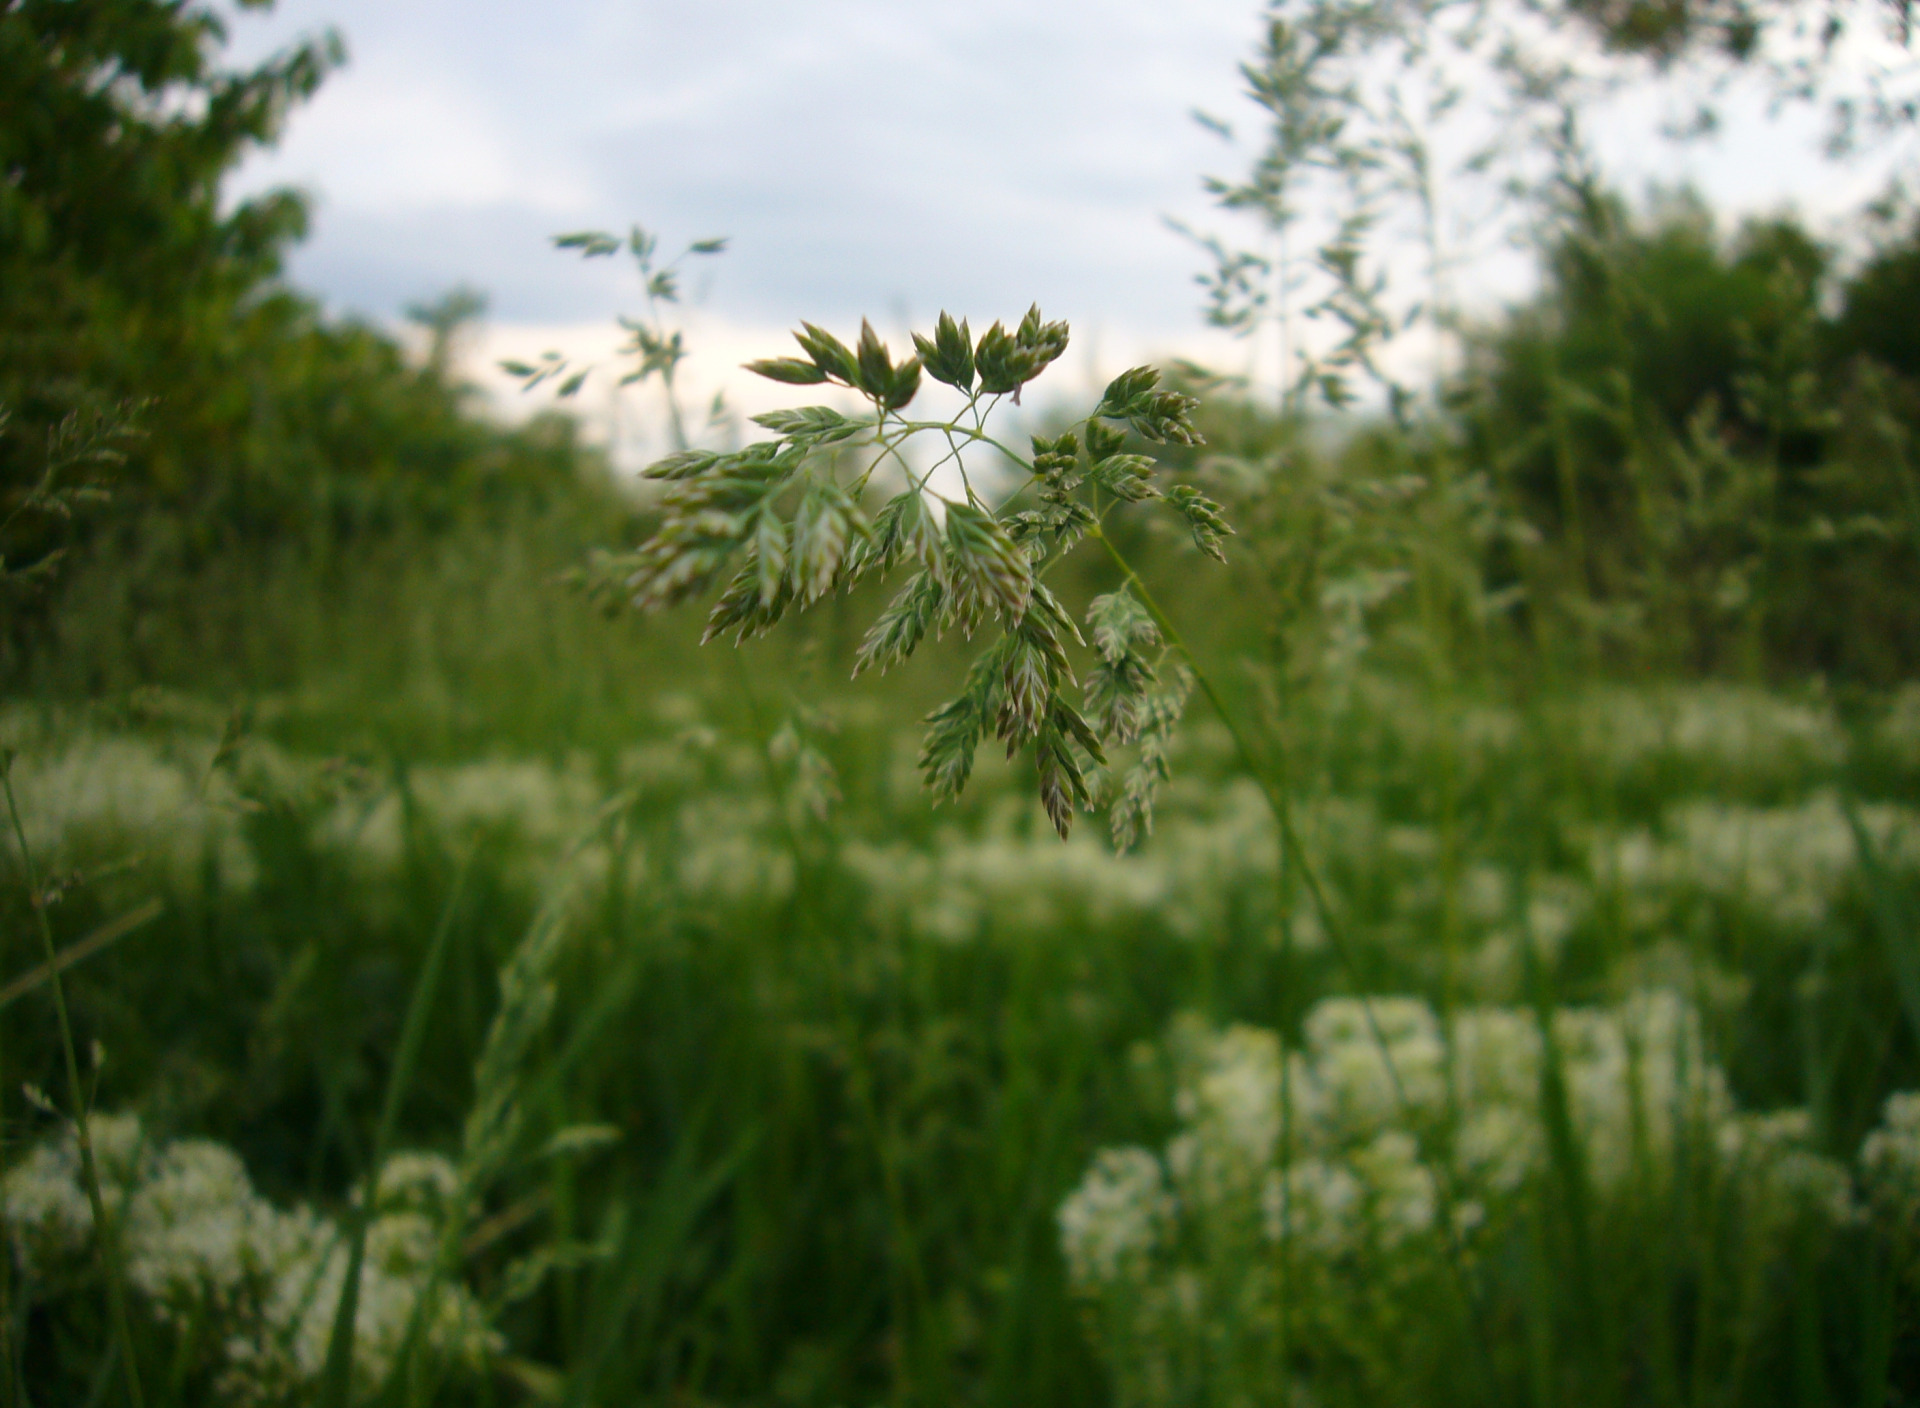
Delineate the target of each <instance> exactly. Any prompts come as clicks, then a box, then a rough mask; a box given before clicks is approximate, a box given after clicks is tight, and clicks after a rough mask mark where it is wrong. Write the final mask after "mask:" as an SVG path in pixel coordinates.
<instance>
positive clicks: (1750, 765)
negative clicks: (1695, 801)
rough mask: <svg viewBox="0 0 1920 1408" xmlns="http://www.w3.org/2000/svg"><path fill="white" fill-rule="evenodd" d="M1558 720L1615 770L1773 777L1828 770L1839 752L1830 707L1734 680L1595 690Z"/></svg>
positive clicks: (1748, 779) (1842, 742)
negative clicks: (1801, 700)
mask: <svg viewBox="0 0 1920 1408" xmlns="http://www.w3.org/2000/svg"><path fill="white" fill-rule="evenodd" d="M1565 725H1566V730H1567V734H1568V736H1570V738H1571V740H1572V742H1573V745H1574V747H1575V748H1576V749H1577V750H1578V751H1579V752H1580V753H1581V754H1582V755H1583V756H1585V757H1587V758H1589V759H1591V760H1592V761H1593V762H1594V763H1596V764H1598V765H1599V766H1601V767H1602V768H1604V769H1606V770H1607V771H1608V772H1610V773H1612V774H1613V775H1615V776H1627V775H1632V774H1635V773H1644V772H1646V771H1648V770H1650V769H1653V768H1656V767H1658V768H1667V769H1674V770H1684V771H1689V772H1695V773H1701V772H1704V773H1712V774H1716V775H1720V776H1725V777H1731V778H1737V779H1739V780H1741V781H1742V782H1745V783H1749V784H1751V783H1753V782H1756V781H1759V780H1763V779H1764V780H1768V781H1772V782H1775V783H1779V782H1789V781H1794V780H1797V779H1802V778H1807V777H1810V776H1817V775H1820V774H1822V773H1825V772H1828V771H1830V770H1831V769H1832V768H1833V767H1834V766H1836V765H1837V764H1839V763H1840V762H1841V761H1842V760H1843V759H1844V758H1845V757H1846V755H1847V735H1846V732H1845V730H1844V729H1843V728H1842V727H1841V725H1840V721H1839V719H1838V718H1836V717H1835V715H1834V713H1833V711H1832V709H1831V708H1829V707H1827V706H1826V705H1824V704H1809V703H1800V702H1796V701H1794V700H1791V699H1785V698H1782V697H1781V696H1779V695H1777V694H1771V693H1768V692H1767V691H1764V690H1759V689H1752V688H1743V687H1740V686H1737V685H1724V684H1696V685H1688V686H1682V687H1670V688H1666V689H1649V688H1645V687H1641V688H1635V689H1605V690H1597V691H1594V692H1593V693H1591V694H1588V695H1585V696H1584V697H1582V698H1581V699H1580V700H1578V702H1577V703H1575V704H1574V705H1573V707H1572V709H1571V715H1570V717H1569V718H1568V719H1566V720H1565Z"/></svg>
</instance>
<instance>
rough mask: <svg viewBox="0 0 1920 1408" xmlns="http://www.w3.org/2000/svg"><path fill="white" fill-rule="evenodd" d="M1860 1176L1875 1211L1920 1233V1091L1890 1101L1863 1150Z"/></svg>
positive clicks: (1912, 1091) (1908, 1091)
mask: <svg viewBox="0 0 1920 1408" xmlns="http://www.w3.org/2000/svg"><path fill="white" fill-rule="evenodd" d="M1860 1174H1861V1180H1862V1182H1864V1183H1865V1184H1866V1187H1867V1191H1868V1194H1869V1196H1870V1197H1871V1199H1872V1201H1873V1204H1874V1206H1875V1207H1876V1208H1878V1209H1879V1210H1881V1211H1883V1212H1885V1213H1888V1214H1890V1215H1891V1216H1892V1217H1894V1218H1895V1219H1896V1220H1897V1221H1899V1222H1902V1223H1904V1224H1906V1225H1907V1226H1908V1227H1910V1228H1912V1229H1913V1230H1914V1231H1915V1232H1920V1090H1907V1091H1901V1092H1900V1093H1898V1094H1895V1095H1891V1096H1889V1097H1887V1103H1886V1106H1885V1108H1884V1109H1883V1110H1882V1111H1881V1116H1880V1127H1879V1128H1878V1129H1876V1130H1874V1131H1873V1133H1871V1134H1869V1135H1868V1136H1867V1137H1866V1141H1865V1142H1864V1143H1862V1144H1861V1146H1860Z"/></svg>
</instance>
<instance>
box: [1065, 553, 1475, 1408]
mask: <svg viewBox="0 0 1920 1408" xmlns="http://www.w3.org/2000/svg"><path fill="white" fill-rule="evenodd" d="M1088 531H1089V534H1090V535H1091V536H1092V537H1094V538H1096V539H1097V540H1098V541H1099V543H1100V545H1101V546H1102V547H1103V548H1105V549H1106V551H1107V555H1108V556H1109V557H1110V558H1111V559H1112V560H1113V563H1114V565H1115V566H1116V567H1118V568H1119V569H1120V571H1121V573H1122V575H1123V576H1125V578H1126V579H1127V583H1128V585H1129V586H1131V587H1132V589H1133V590H1134V592H1135V593H1136V594H1137V595H1138V597H1139V599H1140V603H1141V605H1142V606H1144V607H1146V609H1147V612H1148V614H1149V615H1150V616H1152V617H1153V621H1154V624H1155V625H1156V626H1158V627H1159V629H1160V632H1161V635H1162V636H1163V637H1165V639H1166V641H1167V643H1168V644H1169V645H1170V646H1172V647H1173V648H1174V649H1175V650H1177V651H1178V652H1179V653H1180V655H1181V657H1182V658H1184V659H1185V660H1186V662H1187V665H1188V667H1189V668H1190V669H1191V670H1192V671H1193V676H1194V680H1195V682H1196V683H1198V684H1199V686H1200V691H1201V693H1203V694H1204V695H1206V697H1207V702H1208V703H1209V704H1211V705H1212V706H1213V710H1214V713H1215V714H1217V715H1218V716H1219V718H1220V721H1221V723H1222V724H1223V725H1224V726H1225V727H1226V730H1227V733H1228V735H1229V736H1230V737H1231V738H1232V739H1233V746H1234V751H1235V753H1236V754H1238V756H1239V758H1240V763H1241V766H1242V767H1244V768H1245V769H1246V770H1247V773H1248V774H1249V775H1250V776H1251V777H1252V778H1253V781H1254V784H1255V785H1256V786H1257V787H1258V788H1259V789H1260V795H1261V796H1262V798H1263V799H1264V800H1265V801H1266V804H1267V809H1268V811H1270V812H1271V813H1272V815H1273V819H1274V821H1275V823H1276V824H1277V825H1278V826H1279V828H1280V845H1281V853H1282V855H1283V856H1285V855H1290V856H1292V857H1293V858H1294V864H1295V867H1296V869H1297V871H1298V873H1299V876H1300V879H1301V882H1302V883H1303V884H1304V885H1305V886H1306V887H1307V895H1308V897H1309V898H1310V899H1311V900H1312V902H1313V908H1314V914H1315V916H1316V917H1317V918H1318V919H1319V921H1320V926H1321V929H1322V931H1323V932H1324V933H1325V934H1326V937H1327V944H1328V946H1329V947H1330V948H1331V949H1332V950H1333V953H1334V958H1335V960H1336V961H1337V962H1338V963H1339V964H1340V966H1341V967H1342V968H1344V969H1345V970H1346V971H1347V974H1348V976H1349V977H1350V978H1351V979H1352V980H1353V981H1354V982H1355V983H1356V984H1358V983H1359V981H1360V964H1359V961H1358V958H1357V956H1356V955H1355V953H1354V951H1353V946H1352V944H1351V943H1350V942H1349V940H1348V936H1347V932H1346V928H1345V926H1344V925H1343V924H1342V923H1341V920H1340V917H1339V915H1338V914H1337V913H1336V912H1335V911H1334V908H1333V904H1332V902H1331V900H1330V899H1329V897H1328V895H1327V891H1326V886H1325V885H1324V884H1323V883H1322V882H1321V879H1320V873H1319V871H1318V869H1317V868H1316V867H1315V866H1314V864H1313V862H1312V860H1311V858H1310V857H1308V855H1307V854H1306V851H1305V849H1304V847H1303V846H1302V844H1301V840H1300V832H1299V828H1298V827H1297V826H1296V825H1295V822H1294V816H1293V803H1292V800H1291V796H1290V793H1289V785H1290V784H1289V782H1288V780H1287V779H1285V778H1280V779H1276V778H1275V777H1274V775H1273V772H1272V771H1271V769H1269V768H1268V767H1266V766H1265V765H1263V763H1262V762H1261V760H1260V757H1259V755H1258V753H1257V752H1256V751H1255V750H1254V747H1253V744H1252V741H1251V740H1250V739H1249V737H1248V735H1247V732H1246V727H1245V725H1244V724H1243V723H1242V721H1241V719H1240V717H1239V715H1238V714H1237V713H1236V712H1235V711H1234V710H1232V709H1230V708H1228V707H1227V703H1226V700H1225V699H1224V698H1223V697H1222V696H1221V694H1220V691H1219V689H1218V688H1217V687H1216V686H1215V684H1214V682H1213V679H1212V677H1211V676H1210V675H1209V674H1208V673H1207V670H1206V668H1205V667H1204V666H1203V665H1202V664H1201V663H1200V660H1199V657H1198V656H1196V655H1195V654H1194V652H1193V649H1192V647H1191V646H1189V645H1188V644H1187V643H1186V640H1185V638H1184V637H1183V636H1182V635H1181V634H1180V630H1179V627H1177V626H1175V625H1174V623H1173V621H1172V619H1171V618H1170V617H1169V616H1168V615H1167V613H1166V612H1165V611H1163V610H1162V609H1161V607H1160V603H1159V601H1158V600H1157V599H1156V598H1155V597H1154V595H1153V593H1152V592H1151V591H1150V590H1149V589H1148V587H1147V584H1146V583H1145V582H1144V581H1142V580H1141V579H1140V574H1139V573H1137V572H1136V571H1134V569H1133V565H1132V564H1131V563H1130V562H1128V561H1127V559H1126V556H1125V554H1123V553H1122V552H1121V551H1120V549H1119V547H1118V546H1116V545H1115V543H1114V541H1113V540H1112V539H1111V538H1110V537H1108V536H1107V534H1106V532H1105V531H1104V530H1103V529H1102V528H1101V526H1100V525H1099V524H1098V523H1095V524H1094V525H1093V526H1092V527H1091V528H1090V529H1089V530H1088ZM1359 1002H1360V1010H1361V1013H1362V1015H1363V1016H1364V1017H1365V1019H1366V1023H1367V1031H1368V1035H1369V1036H1370V1037H1371V1038H1372V1040H1373V1043H1374V1045H1375V1046H1376V1047H1378V1048H1379V1051H1380V1057H1381V1061H1382V1062H1383V1064H1384V1066H1385V1069H1386V1072H1387V1080H1388V1084H1389V1085H1390V1086H1391V1088H1392V1091H1393V1098H1394V1103H1395V1104H1396V1105H1397V1106H1398V1107H1399V1108H1400V1111H1401V1113H1402V1115H1403V1116H1405V1115H1407V1114H1409V1113H1410V1112H1411V1110H1412V1108H1413V1104H1412V1101H1411V1100H1410V1099H1409V1098H1408V1096H1407V1091H1406V1085H1405V1083H1404V1082H1403V1081H1402V1080H1401V1078H1400V1068H1399V1064H1398V1063H1397V1062H1396V1061H1395V1060H1394V1059H1393V1048H1392V1046H1391V1045H1390V1044H1389V1043H1388V1041H1387V1038H1386V1033H1385V1032H1384V1031H1383V1030H1382V1029H1381V1027H1380V1022H1379V1018H1378V1017H1377V1016H1376V1015H1375V1013H1374V1010H1373V1003H1372V1001H1371V999H1369V998H1368V997H1367V996H1366V995H1365V994H1360V995H1359ZM1282 1059H1283V1061H1284V1052H1283V1056H1282ZM1283 1069H1284V1067H1283ZM1409 1132H1411V1131H1409ZM1415 1139H1416V1144H1417V1146H1419V1147H1421V1159H1422V1162H1423V1163H1425V1164H1426V1165H1427V1169H1428V1172H1430V1173H1431V1174H1432V1175H1433V1179H1434V1189H1435V1192H1436V1194H1437V1195H1438V1196H1437V1201H1438V1203H1439V1205H1440V1221H1441V1222H1442V1224H1443V1235H1444V1239H1445V1245H1446V1248H1447V1261H1448V1264H1449V1266H1450V1267H1451V1269H1452V1272H1453V1276H1454V1280H1455V1282H1456V1283H1457V1286H1458V1289H1459V1292H1460V1295H1461V1299H1462V1302H1463V1304H1464V1305H1465V1307H1466V1311H1467V1317H1468V1319H1469V1321H1470V1322H1471V1323H1472V1326H1473V1339H1474V1342H1475V1346H1476V1349H1477V1351H1478V1357H1477V1360H1476V1369H1477V1370H1478V1372H1479V1373H1480V1375H1481V1378H1482V1382H1483V1384H1484V1385H1485V1387H1486V1388H1487V1389H1488V1390H1489V1391H1490V1390H1491V1388H1492V1385H1493V1352H1492V1346H1491V1341H1490V1339H1489V1336H1488V1331H1487V1326H1486V1316H1485V1311H1484V1308H1483V1307H1482V1305H1481V1301H1480V1294H1479V1292H1478V1290H1477V1289H1476V1288H1475V1286H1474V1283H1473V1278H1472V1276H1471V1275H1470V1274H1469V1273H1468V1270H1467V1265H1466V1254H1465V1249H1464V1247H1463V1246H1462V1245H1461V1242H1460V1225H1459V1218H1458V1215H1457V1210H1458V1206H1459V1199H1458V1197H1457V1195H1456V1193H1455V1190H1454V1186H1453V1175H1452V1171H1451V1169H1449V1168H1448V1167H1447V1166H1446V1162H1445V1160H1443V1159H1438V1158H1433V1157H1431V1156H1430V1155H1429V1154H1428V1153H1427V1152H1426V1150H1425V1148H1424V1142H1423V1141H1419V1139H1418V1136H1417V1135H1415ZM1284 1182H1285V1179H1284V1175H1283V1178H1282V1183H1283V1185H1284Z"/></svg>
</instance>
